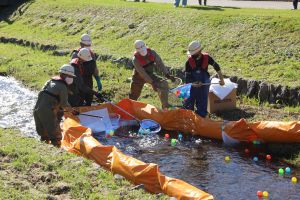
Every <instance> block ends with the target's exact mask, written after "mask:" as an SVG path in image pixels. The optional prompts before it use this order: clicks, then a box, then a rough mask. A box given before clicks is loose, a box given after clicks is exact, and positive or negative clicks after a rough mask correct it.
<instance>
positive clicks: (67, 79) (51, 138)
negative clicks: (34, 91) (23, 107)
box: [33, 64, 78, 147]
mask: <svg viewBox="0 0 300 200" xmlns="http://www.w3.org/2000/svg"><path fill="white" fill-rule="evenodd" d="M74 77H75V74H74V68H73V67H72V66H71V65H68V64H65V65H63V66H62V67H61V68H60V70H59V76H56V77H53V78H51V79H50V80H49V81H47V82H46V84H45V85H44V87H43V89H42V91H40V92H39V94H38V99H37V102H36V104H35V107H34V111H33V116H34V121H35V126H36V131H37V133H38V134H39V135H40V136H41V141H43V142H46V143H50V142H51V144H52V145H54V146H57V147H60V144H61V139H62V134H61V129H60V117H59V116H58V115H59V112H60V110H61V109H64V110H65V111H69V112H72V113H73V114H78V112H77V111H76V110H74V109H72V108H71V106H70V104H69V103H68V85H70V84H72V82H73V78H74Z"/></svg>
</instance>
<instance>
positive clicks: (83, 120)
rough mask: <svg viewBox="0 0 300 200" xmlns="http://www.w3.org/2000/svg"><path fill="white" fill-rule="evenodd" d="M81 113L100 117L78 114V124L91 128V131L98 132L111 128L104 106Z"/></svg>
mask: <svg viewBox="0 0 300 200" xmlns="http://www.w3.org/2000/svg"><path fill="white" fill-rule="evenodd" d="M83 114H89V115H96V116H100V117H102V119H101V118H97V117H90V116H85V115H79V116H78V117H79V119H80V124H82V125H83V126H86V127H88V128H90V129H92V132H93V133H99V132H103V131H109V130H112V129H113V127H112V124H111V121H110V118H109V114H108V111H107V109H106V108H103V109H100V110H92V111H88V112H84V113H83Z"/></svg>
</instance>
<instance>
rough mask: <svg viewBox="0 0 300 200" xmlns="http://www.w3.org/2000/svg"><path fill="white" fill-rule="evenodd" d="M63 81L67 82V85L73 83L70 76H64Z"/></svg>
mask: <svg viewBox="0 0 300 200" xmlns="http://www.w3.org/2000/svg"><path fill="white" fill-rule="evenodd" d="M65 81H66V83H67V84H68V85H71V84H72V83H73V78H71V77H66V78H65Z"/></svg>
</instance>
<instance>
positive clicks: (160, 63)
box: [152, 50, 169, 76]
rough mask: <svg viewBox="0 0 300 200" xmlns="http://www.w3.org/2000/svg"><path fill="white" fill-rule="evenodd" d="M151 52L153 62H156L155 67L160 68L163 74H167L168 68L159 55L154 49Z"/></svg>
mask: <svg viewBox="0 0 300 200" xmlns="http://www.w3.org/2000/svg"><path fill="white" fill-rule="evenodd" d="M152 53H153V55H154V62H155V64H156V67H157V69H158V70H160V71H161V72H162V73H163V74H164V75H165V76H166V75H169V70H168V69H167V67H166V66H165V64H164V62H163V61H162V59H161V57H160V56H159V55H158V54H157V53H156V52H155V51H154V50H152Z"/></svg>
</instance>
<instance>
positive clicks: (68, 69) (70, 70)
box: [59, 64, 76, 77]
mask: <svg viewBox="0 0 300 200" xmlns="http://www.w3.org/2000/svg"><path fill="white" fill-rule="evenodd" d="M59 73H62V74H66V75H69V76H73V77H76V76H75V73H74V67H73V66H71V65H69V64H64V65H63V66H61V68H60V69H59Z"/></svg>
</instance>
